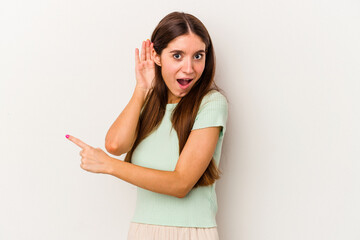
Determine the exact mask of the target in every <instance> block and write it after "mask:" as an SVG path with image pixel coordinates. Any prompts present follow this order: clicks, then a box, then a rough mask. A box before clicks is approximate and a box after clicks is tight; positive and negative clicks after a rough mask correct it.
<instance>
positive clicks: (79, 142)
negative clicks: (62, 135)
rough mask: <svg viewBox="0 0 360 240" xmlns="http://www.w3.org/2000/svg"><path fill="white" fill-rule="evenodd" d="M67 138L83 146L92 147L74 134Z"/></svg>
mask: <svg viewBox="0 0 360 240" xmlns="http://www.w3.org/2000/svg"><path fill="white" fill-rule="evenodd" d="M67 138H68V139H69V140H70V141H72V142H73V143H75V144H76V145H78V146H79V147H81V148H85V147H90V146H89V145H87V144H86V143H84V142H83V141H81V140H80V139H78V138H76V137H74V136H71V135H67Z"/></svg>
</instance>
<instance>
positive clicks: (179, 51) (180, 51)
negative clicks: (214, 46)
mask: <svg viewBox="0 0 360 240" xmlns="http://www.w3.org/2000/svg"><path fill="white" fill-rule="evenodd" d="M174 52H176V53H184V51H182V50H172V51H170V53H174ZM196 53H205V50H199V51H197V52H196Z"/></svg>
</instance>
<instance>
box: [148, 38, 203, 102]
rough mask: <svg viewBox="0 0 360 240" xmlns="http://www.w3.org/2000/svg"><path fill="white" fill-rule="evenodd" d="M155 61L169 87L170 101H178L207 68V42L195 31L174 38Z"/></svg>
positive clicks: (156, 56)
mask: <svg viewBox="0 0 360 240" xmlns="http://www.w3.org/2000/svg"><path fill="white" fill-rule="evenodd" d="M154 61H155V63H156V64H157V65H159V66H161V74H162V77H163V79H164V81H165V84H166V86H167V88H168V103H178V102H179V101H180V99H181V98H182V97H184V96H185V95H186V94H187V93H188V92H189V91H190V90H191V88H192V87H193V86H194V84H195V83H196V82H197V81H198V80H199V78H200V77H201V74H202V73H203V71H204V68H205V43H204V42H203V41H202V40H201V38H200V37H199V36H197V35H195V34H193V33H190V34H186V35H181V36H179V37H177V38H175V39H173V40H172V41H171V42H169V44H168V45H167V47H166V48H165V49H164V50H163V51H162V53H161V55H160V56H159V55H157V54H155V58H154Z"/></svg>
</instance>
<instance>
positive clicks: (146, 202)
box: [131, 90, 228, 227]
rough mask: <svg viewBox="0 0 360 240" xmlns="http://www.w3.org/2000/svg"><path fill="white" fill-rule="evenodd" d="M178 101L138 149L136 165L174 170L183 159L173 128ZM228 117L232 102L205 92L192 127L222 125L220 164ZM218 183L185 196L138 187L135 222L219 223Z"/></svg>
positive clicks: (217, 158)
mask: <svg viewBox="0 0 360 240" xmlns="http://www.w3.org/2000/svg"><path fill="white" fill-rule="evenodd" d="M176 104H177V103H173V104H167V105H166V111H165V115H164V118H163V120H162V122H161V123H160V126H159V127H158V128H157V129H156V130H155V131H154V132H152V133H151V134H150V135H149V136H148V137H146V138H145V139H144V140H143V141H142V142H141V143H140V144H139V145H138V146H137V148H136V149H135V151H134V152H133V155H132V160H131V162H132V163H133V164H135V165H139V166H143V167H147V168H153V169H158V170H164V171H174V170H175V167H176V164H177V161H178V159H179V141H178V137H177V134H176V131H175V129H173V128H172V123H171V113H172V111H173V110H174V108H175V107H176ZM227 117H228V103H227V101H226V98H225V97H224V96H223V95H222V94H221V93H220V92H218V91H216V90H213V91H211V92H209V93H208V94H207V95H206V96H204V98H203V100H202V102H201V105H200V108H199V111H198V113H197V116H196V119H195V122H194V125H193V128H192V130H195V129H200V128H206V127H213V126H222V127H223V128H222V130H221V132H220V135H219V139H218V142H217V145H216V149H215V152H214V155H213V157H214V160H215V163H216V165H217V166H218V165H219V161H220V155H221V148H222V143H223V138H224V134H225V131H226V122H227ZM215 184H216V182H215V183H214V184H212V185H210V186H202V187H197V188H193V189H192V190H191V191H190V192H189V193H188V194H187V195H186V196H185V197H184V198H177V197H174V196H170V195H166V194H160V193H156V192H152V191H149V190H146V189H143V188H140V187H138V188H137V200H136V209H135V213H134V216H133V219H132V222H137V223H146V224H155V225H166V226H179V227H215V226H217V225H216V219H215V216H216V212H217V209H218V207H217V199H216V192H215Z"/></svg>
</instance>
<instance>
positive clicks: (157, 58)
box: [152, 49, 161, 67]
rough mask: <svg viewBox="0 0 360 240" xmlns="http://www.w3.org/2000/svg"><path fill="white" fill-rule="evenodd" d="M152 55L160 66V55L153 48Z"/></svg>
mask: <svg viewBox="0 0 360 240" xmlns="http://www.w3.org/2000/svg"><path fill="white" fill-rule="evenodd" d="M152 57H153V59H154V62H155V63H156V65H158V66H159V67H161V59H160V55H158V54H157V53H156V51H155V50H154V49H153V50H152Z"/></svg>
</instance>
